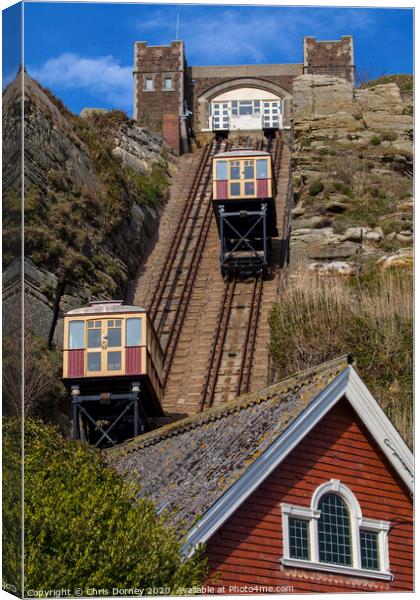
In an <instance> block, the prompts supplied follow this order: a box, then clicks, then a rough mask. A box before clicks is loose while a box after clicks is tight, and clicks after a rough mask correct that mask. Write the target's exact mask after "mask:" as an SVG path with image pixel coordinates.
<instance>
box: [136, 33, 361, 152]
mask: <svg viewBox="0 0 420 600" xmlns="http://www.w3.org/2000/svg"><path fill="white" fill-rule="evenodd" d="M354 72H355V68H354V51H353V38H352V36H342V37H341V39H340V40H334V41H317V40H316V39H315V38H313V37H305V38H304V42H303V63H297V64H270V65H262V64H253V65H233V66H206V67H198V66H197V67H190V66H188V64H187V61H186V59H185V52H184V42H182V41H176V42H172V43H171V44H170V45H168V46H148V44H147V42H136V43H135V47H134V118H135V119H136V120H137V121H139V122H140V123H142V124H144V125H147V126H149V127H151V128H152V129H155V130H158V131H162V133H163V135H164V137H165V139H166V141H167V142H168V143H169V144H170V145H171V146H173V148H174V149H175V151H176V152H180V151H181V150H182V151H187V149H188V147H189V138H190V137H191V136H194V135H195V136H197V137H200V136H205V135H206V134H208V133H212V132H232V131H264V130H276V129H286V128H289V127H290V119H291V107H292V86H293V81H294V79H295V78H296V77H298V76H299V75H302V74H304V73H312V74H315V73H318V74H330V75H335V76H338V77H343V78H344V79H346V80H348V81H350V82H351V83H353V82H354Z"/></svg>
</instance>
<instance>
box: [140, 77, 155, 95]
mask: <svg viewBox="0 0 420 600" xmlns="http://www.w3.org/2000/svg"><path fill="white" fill-rule="evenodd" d="M148 81H151V82H152V88H151V89H150V90H148V89H147V82H148ZM143 91H145V92H154V91H155V78H154V77H152V76H151V75H145V76H144V86H143Z"/></svg>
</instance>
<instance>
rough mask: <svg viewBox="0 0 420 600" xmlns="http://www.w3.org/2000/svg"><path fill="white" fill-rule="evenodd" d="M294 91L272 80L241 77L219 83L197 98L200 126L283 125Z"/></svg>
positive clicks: (238, 128)
mask: <svg viewBox="0 0 420 600" xmlns="http://www.w3.org/2000/svg"><path fill="white" fill-rule="evenodd" d="M290 98H291V94H290V93H289V92H287V91H286V90H284V89H283V88H281V87H280V86H278V85H277V84H275V83H273V82H268V81H265V80H261V79H254V78H240V79H236V80H230V81H226V82H223V83H219V84H218V85H216V86H213V87H212V88H210V89H208V90H206V92H204V93H203V94H201V96H200V97H199V98H198V105H199V111H200V124H201V129H204V130H211V131H247V130H248V131H250V130H259V129H282V128H283V127H284V114H285V108H286V103H287V102H288V101H290Z"/></svg>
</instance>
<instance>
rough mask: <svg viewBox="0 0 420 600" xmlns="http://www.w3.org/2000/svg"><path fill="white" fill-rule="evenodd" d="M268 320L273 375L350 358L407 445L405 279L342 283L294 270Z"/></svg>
mask: <svg viewBox="0 0 420 600" xmlns="http://www.w3.org/2000/svg"><path fill="white" fill-rule="evenodd" d="M269 321H270V326H271V332H272V338H271V347H270V350H271V354H272V357H273V359H274V363H275V366H276V370H277V373H278V374H279V376H286V375H291V374H293V373H295V372H297V371H300V370H302V369H306V368H308V367H311V366H315V365H318V364H320V363H322V362H324V361H326V360H330V359H332V358H335V357H337V356H340V355H342V354H346V353H351V354H353V355H354V356H355V358H356V367H357V369H358V370H359V372H360V374H361V376H362V377H363V379H364V381H365V383H366V384H367V385H368V387H369V388H370V390H371V392H372V393H373V395H374V396H375V398H376V399H377V400H378V402H379V403H380V404H381V406H382V408H383V409H384V410H385V412H386V414H387V415H388V416H389V418H390V419H391V420H392V422H393V423H394V425H395V426H396V427H397V429H398V430H399V431H400V433H401V434H402V435H403V437H404V438H405V439H406V441H407V442H408V443H409V444H410V445H412V441H413V438H412V435H413V417H412V408H413V405H412V394H413V287H412V278H411V276H406V275H401V274H400V273H395V272H394V273H385V274H382V273H381V274H378V273H373V274H370V273H367V274H366V275H363V276H358V277H352V278H350V279H349V280H346V279H343V278H340V277H329V278H321V277H316V276H315V277H314V276H313V275H312V276H311V274H310V273H309V274H308V272H299V273H298V274H297V277H296V281H295V285H293V286H292V287H290V288H289V289H288V290H287V291H286V292H285V294H284V295H283V297H282V298H281V300H280V301H279V302H278V303H277V304H275V306H274V308H273V310H272V311H271V314H270V318H269Z"/></svg>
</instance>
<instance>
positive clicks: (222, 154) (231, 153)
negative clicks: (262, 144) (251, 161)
mask: <svg viewBox="0 0 420 600" xmlns="http://www.w3.org/2000/svg"><path fill="white" fill-rule="evenodd" d="M235 156H252V157H253V156H271V154H270V152H264V151H262V150H248V149H247V148H242V149H241V150H229V152H220V153H219V154H215V155H214V158H234V157H235Z"/></svg>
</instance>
